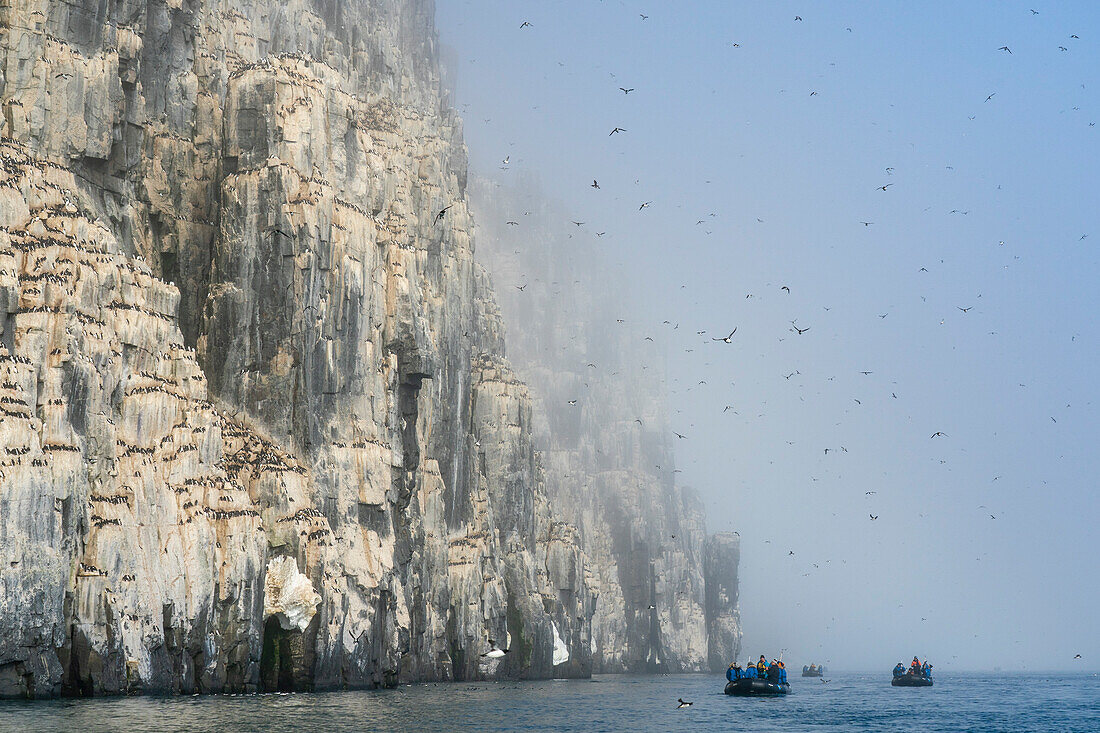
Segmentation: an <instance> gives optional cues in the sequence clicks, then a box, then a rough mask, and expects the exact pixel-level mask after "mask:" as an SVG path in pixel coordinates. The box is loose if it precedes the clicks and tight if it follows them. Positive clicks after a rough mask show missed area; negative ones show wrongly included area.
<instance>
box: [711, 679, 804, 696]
mask: <svg viewBox="0 0 1100 733" xmlns="http://www.w3.org/2000/svg"><path fill="white" fill-rule="evenodd" d="M790 691H791V685H790V683H789V682H768V681H767V680H762V679H739V680H734V681H732V682H728V683H727V684H726V694H727V695H739V696H742V697H764V696H769V695H787V694H789V693H790Z"/></svg>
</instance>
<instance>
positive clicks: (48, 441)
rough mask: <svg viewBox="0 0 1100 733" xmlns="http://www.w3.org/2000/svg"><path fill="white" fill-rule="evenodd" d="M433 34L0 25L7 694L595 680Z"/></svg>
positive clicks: (117, 13) (30, 11)
mask: <svg viewBox="0 0 1100 733" xmlns="http://www.w3.org/2000/svg"><path fill="white" fill-rule="evenodd" d="M433 13H434V8H433V6H432V4H431V3H430V2H427V1H426V0H421V1H414V2H398V1H397V0H315V1H302V0H297V1H292V2H282V1H281V0H278V1H277V0H256V1H250V0H230V1H229V2H222V3H210V2H202V1H200V0H196V1H195V2H180V1H179V0H163V1H154V0H127V1H124V2H120V3H114V4H109V5H106V6H104V5H102V4H101V3H95V2H90V0H78V1H77V2H72V3H47V2H33V1H29V2H16V3H11V4H8V5H6V6H4V7H3V8H0V55H2V59H0V64H2V66H0V69H2V77H0V111H2V115H0V135H2V137H3V138H4V139H3V142H2V143H0V153H2V166H0V167H2V174H0V202H2V203H0V219H2V220H0V408H2V410H3V421H2V424H0V587H2V590H3V592H2V593H0V695H3V696H11V695H24V696H44V695H54V694H59V693H70V694H103V693H121V692H127V691H180V692H218V691H247V690H256V689H315V688H336V687H360V686H374V685H383V684H392V683H394V682H396V681H398V680H402V681H415V680H428V679H441V680H442V679H470V678H479V677H502V676H507V677H524V676H528V677H549V676H571V675H584V674H588V673H590V671H591V669H592V648H593V641H592V629H593V623H592V619H593V616H594V614H595V613H596V608H597V597H596V595H597V594H596V587H597V583H596V581H595V578H594V576H593V575H592V574H591V571H590V569H589V566H588V561H587V559H586V557H585V555H584V553H582V551H581V549H580V546H579V534H578V531H577V530H576V529H575V528H574V527H573V526H571V525H570V524H569V523H567V522H565V521H563V520H562V518H561V517H560V516H558V515H555V514H554V512H552V511H551V509H550V504H549V501H548V498H547V495H546V491H545V483H546V479H545V475H546V473H545V469H544V467H543V466H542V463H541V460H540V457H539V455H538V453H537V452H536V450H535V445H534V443H533V439H532V426H533V424H534V422H535V418H534V417H533V413H532V404H531V401H530V397H529V396H528V393H527V390H526V387H524V385H522V384H521V383H520V382H519V381H518V380H517V379H516V378H515V377H514V376H513V374H512V372H511V369H510V367H509V366H508V364H507V362H506V361H505V360H504V358H503V353H504V347H503V331H504V329H503V326H502V324H501V321H500V316H499V313H498V310H497V307H496V305H495V303H494V301H493V295H492V292H491V291H490V290H489V287H488V278H487V277H486V276H485V274H484V272H483V271H482V270H481V267H480V266H479V265H478V264H477V263H475V261H474V258H473V247H472V243H471V221H470V217H469V215H468V214H467V211H466V204H465V178H466V171H465V165H466V159H465V151H464V148H463V145H462V140H461V126H460V123H459V120H458V119H457V117H456V116H455V114H454V113H453V111H451V110H450V109H449V108H448V107H447V105H446V101H445V99H444V95H443V94H442V93H441V92H440V89H439V82H438V70H437V62H436V58H435V50H434V45H435V41H434V35H433V31H432V25H431V23H432V16H433ZM291 570H293V573H292V572H290V571H291ZM276 572H277V573H278V574H279V577H278V578H272V577H271V575H272V574H275V573H276ZM269 580H270V581H271V582H268V581H269ZM286 580H289V582H290V583H291V584H292V585H293V587H294V590H293V591H292V592H290V593H289V595H288V596H287V597H285V598H284V597H283V596H284V595H286V594H287V591H288V589H287V587H286V585H285V584H284V582H283V581H286ZM307 582H308V588H307V585H306V583H307ZM276 593H277V594H278V595H279V598H272V597H271V595H272V594H276ZM311 594H313V595H311ZM317 598H319V600H317V601H316V603H314V601H315V600H316V599H317ZM288 604H289V605H288ZM310 607H312V608H313V610H312V612H311V611H310ZM303 624H304V628H303ZM491 643H496V644H497V645H498V646H500V647H501V648H508V649H509V653H508V654H507V655H505V656H503V657H501V658H499V659H498V658H486V657H482V656H481V655H482V654H483V653H484V652H486V651H488V649H489V648H490V644H491Z"/></svg>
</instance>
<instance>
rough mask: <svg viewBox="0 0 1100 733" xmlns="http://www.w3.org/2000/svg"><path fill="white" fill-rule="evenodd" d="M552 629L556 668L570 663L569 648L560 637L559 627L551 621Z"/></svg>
mask: <svg viewBox="0 0 1100 733" xmlns="http://www.w3.org/2000/svg"><path fill="white" fill-rule="evenodd" d="M550 628H551V629H552V630H553V631H554V666H555V667H556V666H558V665H559V664H565V663H566V662H568V661H569V647H567V646H566V645H565V642H564V641H563V640H562V638H561V636H559V635H558V625H557V624H556V623H554V622H553V621H551V622H550Z"/></svg>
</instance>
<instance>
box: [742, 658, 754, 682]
mask: <svg viewBox="0 0 1100 733" xmlns="http://www.w3.org/2000/svg"><path fill="white" fill-rule="evenodd" d="M742 678H743V679H746V680H754V679H756V667H755V666H753V663H752V662H748V663H747V664H746V665H745V671H744V672H743V673H742Z"/></svg>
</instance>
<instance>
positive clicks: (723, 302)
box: [437, 0, 1100, 670]
mask: <svg viewBox="0 0 1100 733" xmlns="http://www.w3.org/2000/svg"><path fill="white" fill-rule="evenodd" d="M437 5H438V20H437V22H438V26H439V35H440V41H441V43H442V44H444V46H445V47H447V49H448V51H447V52H446V53H445V54H444V59H445V62H446V63H447V65H448V67H449V68H448V74H447V75H448V78H450V79H451V80H452V81H453V83H454V85H455V97H454V100H453V101H454V103H455V104H456V106H457V107H458V108H459V110H460V112H461V114H462V116H463V118H464V119H465V123H466V124H465V136H466V140H467V144H468V145H469V149H470V160H471V169H472V170H473V171H474V172H476V173H478V174H479V175H484V176H487V177H490V178H493V179H496V180H499V181H503V182H505V183H507V182H509V181H510V177H514V176H515V175H516V173H517V172H520V171H522V172H523V173H525V174H530V175H533V176H535V177H536V178H537V179H538V180H539V182H540V187H541V188H542V189H544V190H546V191H548V192H549V193H550V194H551V195H552V196H553V197H554V198H555V199H558V200H560V201H563V202H564V206H565V207H567V218H570V219H575V220H577V221H584V222H585V225H584V226H583V227H579V228H578V230H579V236H587V237H589V238H590V240H591V246H592V247H593V248H599V249H601V250H603V251H604V252H605V254H606V255H607V257H606V259H608V260H610V261H612V262H615V263H616V264H615V266H613V267H612V268H611V269H610V270H608V271H607V272H605V273H604V276H605V277H606V278H607V279H609V280H610V279H615V280H618V281H619V282H620V283H621V284H622V285H623V286H624V287H626V288H628V289H630V290H632V291H633V295H634V299H635V300H636V301H638V302H640V303H643V304H645V305H643V306H642V307H639V308H636V309H631V312H628V313H623V314H622V315H620V316H619V317H620V318H623V319H627V320H629V321H630V322H631V323H632V324H634V325H637V326H638V327H640V328H641V329H643V332H644V331H645V330H646V329H649V330H650V332H652V333H655V334H656V333H662V334H663V335H664V337H665V342H666V343H668V344H669V350H668V355H667V359H668V372H669V382H668V384H667V389H668V391H669V404H670V406H671V410H672V414H671V425H672V428H673V429H674V430H677V431H679V432H680V433H683V434H685V435H686V436H687V437H686V438H685V439H683V440H677V441H676V442H675V449H676V459H677V465H678V467H679V468H680V469H682V470H683V473H681V474H679V481H680V483H682V484H687V485H690V486H693V487H694V488H696V489H697V490H698V491H699V492H700V493H701V494H702V496H703V498H704V500H705V501H706V503H707V506H708V529H709V530H710V531H717V530H727V529H728V530H737V531H738V532H740V534H741V537H742V545H741V546H742V561H741V604H742V619H743V622H744V629H745V637H744V650H745V651H744V653H743V654H742V657H745V656H747V655H751V656H756V655H759V654H760V653H766V654H769V655H777V654H778V653H779V652H780V650H781V649H786V653H785V654H786V658H787V659H790V660H792V661H793V662H795V663H796V664H797V663H808V662H810V661H817V662H824V663H826V664H828V665H830V666H832V667H834V668H838V669H839V668H847V669H881V670H888V669H889V668H890V667H892V666H893V664H894V663H895V662H897V661H898V660H905V659H908V658H910V657H912V655H913V654H920V655H921V656H922V657H925V656H927V657H929V658H930V659H931V660H932V662H933V663H934V664H936V667H937V669H938V670H948V669H983V668H986V669H987V668H990V667H993V666H1001V667H1004V668H1013V667H1024V668H1029V669H1098V668H1100V631H1097V625H1096V623H1095V621H1094V617H1095V612H1096V608H1097V607H1098V605H1100V583H1098V582H1097V581H1098V573H1097V561H1096V548H1095V547H1094V543H1095V541H1096V538H1097V532H1096V526H1097V521H1098V519H1100V498H1098V495H1097V492H1096V490H1095V489H1096V485H1097V483H1098V478H1097V476H1098V475H1100V457H1098V454H1097V449H1096V447H1097V443H1098V440H1097V438H1098V436H1100V419H1098V418H1097V413H1096V406H1097V405H1098V404H1100V394H1098V392H1100V388H1098V387H1097V382H1096V374H1097V368H1096V365H1097V362H1098V357H1100V346H1098V344H1100V324H1098V321H1097V318H1096V311H1097V301H1098V298H1100V288H1098V285H1100V256H1098V255H1097V247H1098V246H1100V223H1098V214H1097V205H1096V202H1097V201H1098V200H1100V195H1098V184H1100V155H1098V152H1100V145H1098V141H1100V138H1098V137H1097V136H1098V135H1100V127H1095V126H1091V124H1090V123H1093V122H1100V104H1098V103H1097V96H1096V90H1097V89H1100V78H1097V77H1098V76H1100V51H1098V46H1097V40H1098V39H1100V8H1098V7H1097V6H1095V5H1094V4H1092V3H1087V2H1076V3H1059V4H1057V5H1055V4H1043V3H1040V4H1036V3H1034V2H1033V3H1016V2H1008V3H982V4H966V6H965V7H963V4H960V3H942V4H933V3H919V4H916V3H904V4H903V3H828V4H825V3H811V4H806V3H799V4H791V3H779V2H777V3H733V2H723V1H718V0H715V1H714V2H685V3H675V4H673V3H663V2H662V3H648V4H647V3H634V2H619V1H617V0H607V1H606V2H594V1H590V0H583V1H581V0H578V1H574V2H541V3H515V2H506V1H505V0H470V1H469V2H463V1H462V0H437ZM918 6H919V7H918ZM1031 8H1034V9H1035V10H1038V11H1039V13H1038V14H1034V13H1032V12H1030V9H1031ZM640 14H646V15H648V16H649V17H648V18H647V19H644V20H643V19H642V18H641V17H640ZM796 15H797V16H801V17H802V19H803V20H801V21H797V20H795V19H794V18H795V16H796ZM524 21H528V22H530V24H531V26H530V27H528V28H523V29H522V30H521V29H520V28H519V26H520V24H521V23H522V22H524ZM1071 35H1077V36H1079V38H1076V39H1074V38H1071ZM734 44H738V45H737V46H735V45H734ZM1006 45H1007V46H1008V47H1009V48H1010V49H1011V53H1008V52H1006V51H1001V50H999V48H1000V47H1001V46H1006ZM1059 46H1064V47H1066V50H1065V51H1062V50H1060V49H1059ZM620 87H625V88H628V89H633V90H634V91H632V92H630V93H629V94H624V93H623V92H622V91H620ZM990 95H992V97H990ZM987 97H989V99H988V100H987ZM616 126H618V127H622V128H625V129H626V132H623V133H619V134H616V135H613V136H612V135H609V134H608V133H609V132H610V131H611V130H612V129H613V128H614V127H616ZM506 157H507V158H508V159H509V162H508V164H507V165H502V161H503V160H504V159H505V158H506ZM502 168H503V169H502ZM888 168H889V169H891V170H887V169H888ZM593 179H596V180H598V181H599V185H600V188H599V189H598V190H597V189H594V188H592V187H591V183H592V180H593ZM887 184H890V185H889V186H888V187H887V188H886V190H885V191H884V190H882V189H881V188H880V187H882V186H886V185H887ZM649 201H652V204H651V205H650V206H649V207H647V208H645V209H644V210H641V211H639V206H640V205H641V204H643V203H645V202H649ZM474 213H475V215H476V214H477V212H474ZM700 220H701V221H702V223H701V224H698V223H697V222H698V221H700ZM863 222H869V224H868V225H865V224H864V223H863ZM600 231H602V232H606V234H605V235H604V236H602V237H596V236H595V233H596V232H600ZM922 268H924V269H923V270H922ZM783 286H787V287H788V288H789V290H790V292H789V293H788V292H787V291H785V290H782V289H781V288H782V287H783ZM750 295H751V297H747V296H750ZM964 308H966V309H969V310H967V311H965V312H964V311H963V310H961V309H964ZM665 320H668V321H670V322H671V323H670V324H668V325H665V324H663V323H662V322H663V321H665ZM792 321H794V322H795V325H797V326H798V327H799V328H803V329H805V328H807V327H808V328H809V330H808V331H806V332H805V333H802V334H801V335H799V334H797V333H796V332H794V330H793V328H792V323H791V322H792ZM512 325H513V324H509V326H510V327H511V326H512ZM676 325H678V328H673V327H674V326H676ZM734 327H737V333H736V334H735V335H734V337H733V339H732V341H733V343H732V344H729V345H727V344H724V343H721V342H715V341H711V340H710V339H711V338H712V337H718V336H725V335H726V334H728V333H729V332H730V331H731V330H732V329H733V328H734ZM662 329H663V330H662ZM702 330H705V331H706V333H705V334H697V333H696V332H697V331H702ZM689 350H690V351H689ZM864 371H866V372H870V374H862V373H861V372H864ZM700 382H705V384H701V383H700ZM727 405H728V406H729V408H730V409H728V410H727V409H725V408H726V406H727ZM937 432H942V433H944V434H945V435H944V436H940V437H935V438H933V437H931V436H932V435H933V434H934V433H937ZM825 449H829V451H828V453H826V452H825ZM867 492H875V493H873V494H868V493H867ZM872 514H873V515H876V516H877V517H878V519H876V520H871V519H870V516H869V515H872ZM791 552H793V553H794V554H793V555H792V554H790V553H791ZM1078 653H1080V654H1082V655H1083V657H1084V659H1083V660H1078V661H1074V660H1073V656H1074V655H1075V654H1078ZM742 661H743V660H742Z"/></svg>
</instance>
